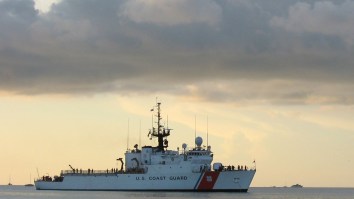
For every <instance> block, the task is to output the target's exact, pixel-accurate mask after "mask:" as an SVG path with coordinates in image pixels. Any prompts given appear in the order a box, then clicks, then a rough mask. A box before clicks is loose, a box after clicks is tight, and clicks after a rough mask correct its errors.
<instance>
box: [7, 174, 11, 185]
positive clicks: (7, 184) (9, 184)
mask: <svg viewBox="0 0 354 199" xmlns="http://www.w3.org/2000/svg"><path fill="white" fill-rule="evenodd" d="M7 185H8V186H12V183H11V176H10V177H9V183H8V184H7Z"/></svg>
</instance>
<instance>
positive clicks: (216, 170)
mask: <svg viewBox="0 0 354 199" xmlns="http://www.w3.org/2000/svg"><path fill="white" fill-rule="evenodd" d="M160 105H161V103H157V104H156V107H154V109H155V110H156V112H157V114H156V117H157V122H156V123H157V127H156V128H154V127H153V128H152V129H151V130H150V132H149V136H151V138H152V137H155V138H157V139H158V146H155V147H153V146H144V147H142V148H141V149H139V148H138V145H135V146H134V148H135V149H134V150H127V151H126V153H125V168H124V166H123V165H124V162H123V159H122V158H119V159H117V160H118V161H120V162H121V168H120V169H118V168H117V169H107V170H93V169H87V170H82V169H75V168H73V167H72V166H70V165H69V166H70V168H71V170H63V171H61V173H60V175H59V176H54V177H53V178H52V177H50V176H43V177H42V178H40V179H37V180H36V181H35V186H36V189H37V190H102V191H103V190H112V191H113V190H115V191H230V192H247V190H248V188H249V186H250V184H251V182H252V179H253V176H254V175H255V173H256V168H255V167H254V168H248V167H247V166H237V167H235V166H224V165H222V164H221V163H214V164H213V168H212V167H211V163H212V161H213V153H212V151H211V147H210V146H207V147H202V142H203V140H202V138H201V137H197V138H196V139H195V144H196V146H195V147H194V148H192V149H188V148H187V145H186V144H183V145H182V148H183V150H179V149H177V150H176V151H174V150H167V147H168V141H167V137H168V136H169V135H170V131H171V129H169V128H165V127H164V126H163V125H162V124H161V118H162V117H161V108H160Z"/></svg>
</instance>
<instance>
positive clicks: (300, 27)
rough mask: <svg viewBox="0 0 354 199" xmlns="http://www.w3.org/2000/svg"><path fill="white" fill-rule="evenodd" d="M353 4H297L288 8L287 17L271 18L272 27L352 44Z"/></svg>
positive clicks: (353, 25)
mask: <svg viewBox="0 0 354 199" xmlns="http://www.w3.org/2000/svg"><path fill="white" fill-rule="evenodd" d="M353 9H354V2H353V1H345V2H343V3H339V4H336V3H335V2H331V1H320V2H315V3H314V4H313V5H311V4H309V3H303V2H298V3H296V4H295V5H293V6H291V7H290V8H289V15H288V16H287V17H277V16H275V17H273V19H272V20H271V21H270V22H271V24H272V25H273V26H276V27H280V28H283V29H285V30H287V31H290V32H296V33H315V34H323V35H329V36H337V37H339V38H342V39H343V40H344V41H345V42H346V43H348V44H349V45H353V44H354V36H353V35H354V13H353Z"/></svg>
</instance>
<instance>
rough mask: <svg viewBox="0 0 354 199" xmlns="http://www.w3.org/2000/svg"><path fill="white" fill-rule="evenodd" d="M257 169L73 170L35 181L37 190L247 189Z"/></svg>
mask: <svg viewBox="0 0 354 199" xmlns="http://www.w3.org/2000/svg"><path fill="white" fill-rule="evenodd" d="M254 174H255V170H250V171H237V170H235V171H222V172H215V171H210V172H202V173H189V174H188V175H186V174H183V173H180V174H178V173H175V174H168V175H164V174H158V173H156V174H126V173H125V174H106V175H105V174H98V175H95V174H91V175H87V174H82V175H81V174H71V175H65V176H64V179H63V181H62V182H54V181H49V182H47V181H36V182H35V186H36V189H37V190H95V191H109V190H111V191H231V192H247V190H248V188H249V186H250V184H251V181H252V179H253V176H254Z"/></svg>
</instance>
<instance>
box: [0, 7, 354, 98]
mask: <svg viewBox="0 0 354 199" xmlns="http://www.w3.org/2000/svg"><path fill="white" fill-rule="evenodd" d="M352 10H354V1H349V0H348V1H294V0H291V1H290V0H288V1H287V0H284V1H278V0H269V1H263V0H239V1H228V0H195V1H187V0H179V1H178V0H176V1H171V0H166V1H157V3H153V2H151V1H143V0H129V1H120V0H105V1H101V0H75V1H71V0H63V1H61V2H60V3H58V4H54V5H53V6H52V8H51V10H50V11H49V12H48V13H40V12H39V11H38V10H35V8H34V2H32V1H30V0H2V1H0V26H1V29H0V89H1V90H2V91H5V92H10V93H15V94H26V95H31V94H48V93H49V94H50V93H64V94H85V93H97V92H113V93H118V94H132V93H139V94H149V93H150V94H151V93H156V92H159V93H169V94H176V95H188V96H194V97H198V99H201V100H210V101H228V102H237V103H238V102H245V103H259V102H266V103H275V104H306V103H310V104H311V103H313V104H353V102H354V95H353V94H352V93H353V92H352V91H353V89H354V82H353V81H354V79H353V78H352V77H353V75H354V57H353V55H354V50H353V47H354V14H353V12H352Z"/></svg>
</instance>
